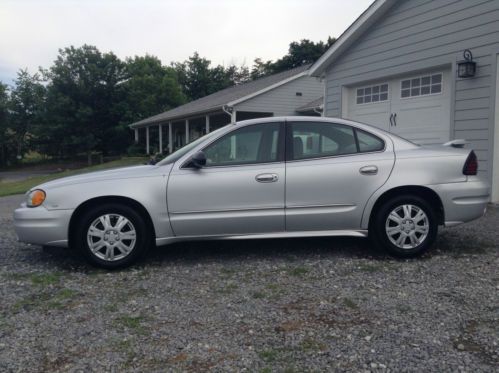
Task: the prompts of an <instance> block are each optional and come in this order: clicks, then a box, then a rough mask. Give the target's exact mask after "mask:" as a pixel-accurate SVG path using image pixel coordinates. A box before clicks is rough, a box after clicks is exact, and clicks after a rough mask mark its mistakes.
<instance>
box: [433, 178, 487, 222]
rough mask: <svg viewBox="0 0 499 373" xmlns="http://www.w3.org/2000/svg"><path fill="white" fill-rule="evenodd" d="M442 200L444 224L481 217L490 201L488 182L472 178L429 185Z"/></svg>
mask: <svg viewBox="0 0 499 373" xmlns="http://www.w3.org/2000/svg"><path fill="white" fill-rule="evenodd" d="M429 187H430V188H432V189H433V190H434V191H435V192H436V193H437V194H438V195H439V196H440V199H441V200H442V204H443V206H444V213H445V226H454V225H458V224H461V223H466V222H469V221H472V220H475V219H478V218H480V217H482V216H483V215H484V214H485V211H486V210H487V204H488V203H489V202H490V184H489V183H488V182H486V181H484V180H479V179H476V178H475V179H473V180H468V181H465V182H462V183H450V184H438V185H431V186H429Z"/></svg>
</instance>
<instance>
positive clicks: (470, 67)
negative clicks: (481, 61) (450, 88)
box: [457, 49, 476, 78]
mask: <svg viewBox="0 0 499 373" xmlns="http://www.w3.org/2000/svg"><path fill="white" fill-rule="evenodd" d="M463 56H464V60H462V61H459V62H458V63H457V76H458V77H460V78H472V77H474V76H475V73H476V62H474V61H473V55H472V54H471V51H470V50H469V49H465V51H464V53H463Z"/></svg>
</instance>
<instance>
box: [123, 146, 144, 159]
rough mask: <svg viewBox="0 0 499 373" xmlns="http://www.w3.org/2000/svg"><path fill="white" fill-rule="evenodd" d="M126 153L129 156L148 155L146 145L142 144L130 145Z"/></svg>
mask: <svg viewBox="0 0 499 373" xmlns="http://www.w3.org/2000/svg"><path fill="white" fill-rule="evenodd" d="M126 153H127V154H128V156H129V157H140V156H145V155H146V147H145V146H144V145H142V144H133V145H130V146H129V147H128V149H127V150H126Z"/></svg>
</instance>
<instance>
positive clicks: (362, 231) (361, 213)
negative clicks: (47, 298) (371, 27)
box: [14, 117, 490, 268]
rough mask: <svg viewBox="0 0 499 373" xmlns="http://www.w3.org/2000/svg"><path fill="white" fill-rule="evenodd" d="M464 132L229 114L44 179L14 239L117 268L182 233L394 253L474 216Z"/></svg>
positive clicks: (17, 217) (480, 205) (480, 197)
mask: <svg viewBox="0 0 499 373" xmlns="http://www.w3.org/2000/svg"><path fill="white" fill-rule="evenodd" d="M462 146H463V142H462V141H453V142H450V143H447V144H443V145H440V146H435V147H423V146H419V145H415V144H413V143H411V142H409V141H406V140H404V139H402V138H399V137H397V136H395V135H393V134H390V133H387V132H384V131H382V130H379V129H376V128H374V127H371V126H369V125H365V124H361V123H356V122H352V121H347V120H343V119H328V118H312V117H287V118H265V119H257V120H250V121H245V122H240V123H235V124H230V125H227V126H225V127H223V128H221V129H218V130H216V131H214V132H211V133H209V134H207V135H205V136H204V137H202V138H200V139H198V140H196V141H194V142H192V143H190V144H188V145H186V146H185V147H183V148H181V149H180V150H178V151H176V152H174V153H173V154H171V155H169V156H168V157H166V158H165V159H164V160H163V161H161V162H160V163H158V164H156V165H147V166H137V167H128V168H122V169H115V170H109V171H102V172H95V173H89V174H84V175H80V176H73V177H67V178H62V179H58V180H55V181H51V182H48V183H45V184H42V185H39V186H37V187H35V188H33V189H32V190H30V191H28V193H27V194H26V201H25V202H24V203H23V204H22V205H21V206H20V207H19V208H18V209H17V210H16V211H15V213H14V222H15V229H16V232H17V235H18V237H19V240H20V241H23V242H28V243H32V244H38V245H47V246H62V247H75V248H77V249H78V250H80V251H81V252H82V253H83V254H84V255H85V256H86V258H88V260H89V261H90V262H91V263H93V264H95V265H98V266H102V267H106V268H116V267H122V266H126V265H129V264H131V263H132V262H134V261H136V260H137V259H139V258H140V257H142V256H143V255H144V254H145V252H146V251H147V250H148V248H149V247H151V246H152V245H154V244H155V245H158V246H161V245H166V244H168V243H171V242H175V241H179V240H198V239H203V240H205V239H250V238H281V237H310V236H354V237H369V238H371V239H372V241H373V243H374V244H375V245H376V246H378V247H381V248H384V249H385V250H387V251H388V252H389V253H391V254H392V255H395V256H398V257H412V256H415V255H419V254H421V253H423V252H424V251H425V250H427V249H428V248H429V247H430V246H431V245H432V244H433V242H434V241H435V238H436V235H437V230H438V226H454V225H457V224H461V223H465V222H468V221H470V220H473V219H477V218H479V217H481V216H482V215H483V214H484V212H485V209H486V206H487V203H488V201H489V193H490V187H489V184H488V183H487V182H486V181H484V180H482V179H481V178H480V177H478V176H477V173H478V162H477V157H476V155H475V153H474V152H473V151H472V150H469V149H464V148H462Z"/></svg>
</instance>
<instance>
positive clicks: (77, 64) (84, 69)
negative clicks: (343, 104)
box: [0, 38, 335, 166]
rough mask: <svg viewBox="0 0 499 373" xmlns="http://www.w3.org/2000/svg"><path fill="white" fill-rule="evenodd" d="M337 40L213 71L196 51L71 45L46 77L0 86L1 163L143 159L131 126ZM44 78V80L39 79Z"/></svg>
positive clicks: (22, 74) (290, 64)
mask: <svg viewBox="0 0 499 373" xmlns="http://www.w3.org/2000/svg"><path fill="white" fill-rule="evenodd" d="M334 41H335V39H332V38H329V39H328V41H327V42H326V43H324V42H322V41H321V42H318V43H314V42H312V41H310V40H307V39H304V40H301V41H300V42H292V43H291V44H290V45H289V50H288V53H287V54H286V55H285V56H283V57H282V58H280V59H278V60H276V61H262V60H261V59H258V58H257V59H256V60H255V61H254V65H253V67H252V69H251V71H250V69H248V68H247V67H245V66H242V67H238V66H235V65H229V66H227V67H225V66H222V65H216V66H213V65H212V64H211V61H210V60H208V59H206V58H203V57H201V56H199V54H198V53H197V52H195V53H194V54H193V55H192V56H191V57H189V58H188V59H187V60H186V61H184V62H180V63H179V62H177V63H172V64H171V65H169V66H164V65H162V63H161V61H160V60H159V59H158V58H157V57H154V56H150V55H146V56H135V57H133V58H127V59H126V60H125V61H122V60H120V59H119V58H118V57H117V56H116V55H115V54H114V53H112V52H109V53H102V52H100V51H99V50H98V49H97V48H96V47H95V46H91V45H83V46H81V47H78V48H76V47H73V46H71V47H68V48H64V49H60V50H59V55H58V56H57V58H56V60H55V61H54V63H53V64H52V66H50V67H49V68H48V69H45V70H41V73H42V77H40V75H39V74H37V73H35V74H33V75H30V74H29V73H28V72H27V71H26V70H20V71H19V72H18V76H17V79H16V80H15V81H14V86H13V87H11V88H10V89H9V87H7V86H6V85H4V84H2V83H1V82H0V166H5V165H10V164H12V163H14V162H16V160H17V159H18V158H21V157H23V156H24V155H25V154H27V153H29V152H30V151H36V152H38V153H40V154H42V155H43V156H49V157H53V158H59V159H61V158H73V157H75V156H76V155H80V154H87V156H88V159H89V163H90V162H91V155H92V153H96V152H97V153H101V154H103V155H118V154H119V155H121V154H125V153H128V154H131V155H138V154H141V153H143V150H142V148H141V147H140V146H134V145H133V133H132V131H130V129H129V128H128V125H129V124H131V123H133V122H136V121H138V120H141V119H144V118H147V117H150V116H153V115H156V114H158V113H161V112H164V111H166V110H170V109H172V108H175V107H177V106H179V105H182V104H184V103H186V102H188V101H192V100H196V99H199V98H201V97H204V96H206V95H209V94H212V93H214V92H217V91H219V90H221V89H224V88H227V87H230V86H233V85H236V84H242V83H245V82H247V81H249V80H252V79H257V78H260V77H263V76H267V75H270V74H274V73H277V72H281V71H285V70H288V69H291V68H294V67H298V66H301V65H303V64H307V63H311V62H314V61H316V60H317V59H318V58H319V57H320V56H321V55H322V54H323V53H324V52H325V51H326V50H327V48H329V47H330V46H331V45H332V44H333V43H334ZM42 78H43V79H42Z"/></svg>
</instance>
